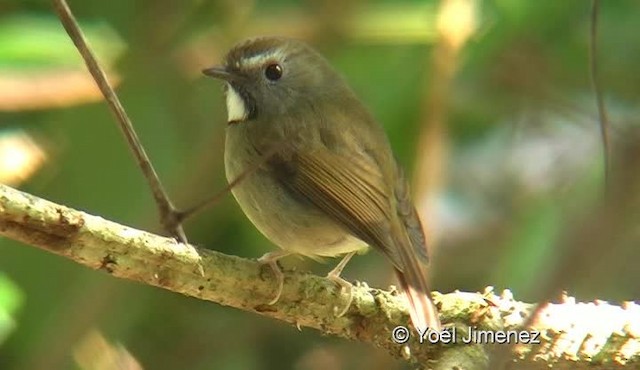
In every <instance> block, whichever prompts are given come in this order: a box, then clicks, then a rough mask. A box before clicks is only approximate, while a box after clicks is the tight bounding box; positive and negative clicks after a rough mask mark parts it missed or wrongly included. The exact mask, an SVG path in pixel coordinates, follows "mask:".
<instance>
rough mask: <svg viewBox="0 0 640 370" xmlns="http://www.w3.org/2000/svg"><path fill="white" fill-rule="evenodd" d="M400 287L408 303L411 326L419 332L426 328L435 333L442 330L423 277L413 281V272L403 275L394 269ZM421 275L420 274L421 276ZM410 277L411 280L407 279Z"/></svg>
mask: <svg viewBox="0 0 640 370" xmlns="http://www.w3.org/2000/svg"><path fill="white" fill-rule="evenodd" d="M396 275H397V276H398V281H399V282H400V287H401V288H402V290H403V291H404V293H405V296H406V297H407V300H408V301H409V314H410V316H411V322H412V323H413V326H414V327H415V328H416V329H418V330H419V331H420V332H422V331H423V330H426V329H427V327H428V328H430V329H433V330H435V331H438V332H439V331H440V330H442V325H441V324H440V318H439V317H438V310H437V309H436V307H435V305H434V304H433V301H432V300H431V296H430V294H431V293H430V290H429V287H428V286H427V285H426V278H425V277H424V276H421V278H420V277H418V279H415V277H416V276H415V271H412V272H410V273H403V272H402V271H399V270H397V269H396ZM421 275H422V274H421ZM409 276H412V277H413V278H412V279H409Z"/></svg>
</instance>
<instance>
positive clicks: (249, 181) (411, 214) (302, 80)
mask: <svg viewBox="0 0 640 370" xmlns="http://www.w3.org/2000/svg"><path fill="white" fill-rule="evenodd" d="M203 73H204V74H205V75H207V76H210V77H214V78H216V79H218V80H221V81H222V82H224V90H225V95H226V107H227V127H226V137H225V151H224V163H225V172H226V177H227V180H228V181H229V182H230V183H233V182H236V183H234V186H233V187H232V188H231V192H232V194H233V196H234V197H235V199H236V201H237V203H238V204H239V206H240V208H241V209H242V210H243V212H244V213H245V215H246V216H247V217H248V218H249V220H250V221H251V222H252V223H253V224H254V225H255V227H256V228H257V229H258V230H259V231H260V232H261V233H262V234H263V235H264V236H266V238H267V239H269V240H270V241H271V242H273V243H274V244H275V245H277V246H278V247H279V248H280V249H279V250H276V251H272V252H269V253H266V254H265V255H264V256H262V257H261V258H259V262H260V263H262V264H265V265H269V266H270V267H271V269H272V270H273V272H274V274H275V276H276V279H277V281H278V284H279V285H278V288H277V291H276V294H275V297H274V299H273V300H272V301H271V302H270V303H271V304H273V303H276V302H277V301H278V299H279V297H280V294H281V292H282V287H283V284H284V276H283V273H282V271H281V270H280V267H279V266H278V264H277V261H278V260H279V259H280V258H283V257H285V256H288V255H291V254H295V255H301V256H305V257H309V258H312V259H322V258H324V257H340V256H342V257H343V258H342V260H341V261H340V263H339V264H338V265H337V266H336V267H335V268H334V269H333V270H331V272H329V274H328V275H327V277H328V278H329V279H331V280H333V281H334V282H336V283H337V284H338V285H340V286H341V287H342V290H345V289H351V284H350V283H349V282H347V281H346V280H344V279H342V278H341V277H340V274H341V273H342V270H343V269H344V267H345V266H346V264H347V263H348V262H349V260H350V259H351V257H353V256H354V255H355V254H356V253H359V252H361V251H364V250H366V249H367V248H369V247H371V248H373V249H375V250H377V251H378V252H380V253H381V254H382V255H383V256H384V257H386V259H387V260H388V261H389V262H390V263H391V265H392V266H393V269H394V271H395V274H396V276H397V279H398V281H399V286H400V288H401V290H402V291H403V292H404V293H405V296H406V297H407V301H408V304H409V313H410V318H411V321H412V323H413V325H414V326H415V327H416V328H417V329H419V330H427V328H430V329H433V330H437V331H440V330H441V323H440V320H439V317H438V310H437V308H436V306H435V305H434V303H433V301H432V300H431V297H430V289H429V283H428V273H427V266H428V263H429V253H428V250H427V245H426V241H425V236H424V231H423V228H422V224H421V221H420V218H419V216H418V213H417V212H416V209H415V207H414V205H413V203H412V200H411V196H410V190H409V185H408V182H407V179H406V177H405V175H404V173H403V170H402V168H401V167H400V165H399V164H398V162H397V161H396V159H395V157H394V155H393V152H392V148H391V145H390V142H389V140H388V138H387V135H386V133H385V131H384V129H383V127H382V126H381V125H380V124H379V123H378V122H377V121H376V119H375V118H374V117H373V115H372V113H371V112H370V111H369V110H368V109H367V108H366V107H365V105H364V104H363V103H362V102H361V101H360V100H359V98H358V97H357V96H356V94H355V93H354V91H353V90H352V89H351V88H350V87H349V85H348V83H347V82H346V80H345V79H344V78H343V77H342V76H341V75H340V74H339V73H338V72H337V71H336V70H334V69H333V67H332V66H331V65H330V63H329V62H328V61H327V59H325V58H324V57H323V56H322V55H321V54H320V53H318V52H317V51H315V50H314V49H313V48H312V47H310V46H309V45H307V44H306V43H304V42H302V41H299V40H295V39H290V38H286V37H256V38H250V39H247V40H245V41H242V42H240V43H238V44H236V45H235V46H233V47H232V48H231V49H230V50H229V51H228V52H227V54H226V55H225V57H224V59H223V62H222V64H221V65H217V66H214V67H210V68H206V69H204V70H203ZM240 178H242V181H238V179H240ZM349 294H350V296H349V304H348V305H347V307H346V308H345V310H343V312H341V313H340V315H342V314H344V313H345V312H346V311H347V310H348V308H349V305H350V304H351V299H352V296H353V295H352V291H351V290H349Z"/></svg>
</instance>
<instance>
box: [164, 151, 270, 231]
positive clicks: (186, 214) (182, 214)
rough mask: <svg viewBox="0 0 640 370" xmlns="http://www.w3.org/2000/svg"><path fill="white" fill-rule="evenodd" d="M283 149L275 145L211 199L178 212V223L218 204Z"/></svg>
mask: <svg viewBox="0 0 640 370" xmlns="http://www.w3.org/2000/svg"><path fill="white" fill-rule="evenodd" d="M281 148H282V147H281V146H280V145H274V146H273V147H272V148H271V149H270V150H269V151H268V152H267V153H266V154H264V155H263V156H262V157H260V159H259V160H258V161H256V162H255V163H253V164H252V165H251V166H249V168H247V169H245V170H244V171H243V172H242V173H241V174H240V175H238V177H236V178H235V179H233V181H230V182H229V184H228V185H227V186H225V187H224V188H223V189H222V190H220V191H219V192H217V193H216V194H214V195H213V196H212V197H210V198H209V199H207V200H205V201H203V202H201V203H199V204H197V205H195V206H193V207H191V208H188V209H186V210H184V211H179V212H177V216H176V219H177V221H178V222H183V221H184V220H186V219H187V218H190V217H193V216H195V215H196V214H198V213H200V212H202V211H204V210H205V209H207V208H209V207H212V206H213V205H214V204H216V203H218V201H220V199H222V197H223V196H224V195H226V194H228V193H229V192H230V191H231V189H233V187H234V186H236V185H238V184H239V183H240V182H241V181H243V180H244V179H245V178H247V176H249V175H251V174H253V173H254V172H255V171H256V170H258V168H260V166H262V165H263V164H265V163H266V162H267V161H268V160H269V159H271V157H273V156H274V155H275V154H276V153H277V152H278V151H279V150H280V149H281Z"/></svg>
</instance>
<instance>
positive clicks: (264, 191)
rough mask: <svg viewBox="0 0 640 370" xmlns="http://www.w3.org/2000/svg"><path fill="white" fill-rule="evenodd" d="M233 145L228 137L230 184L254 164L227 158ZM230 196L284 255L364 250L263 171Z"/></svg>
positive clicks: (362, 246)
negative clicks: (286, 253)
mask: <svg viewBox="0 0 640 370" xmlns="http://www.w3.org/2000/svg"><path fill="white" fill-rule="evenodd" d="M233 144H234V143H233V141H231V140H229V136H227V143H226V145H227V150H225V171H226V176H227V181H229V182H231V181H233V180H234V179H236V178H237V177H238V176H239V175H240V174H242V173H243V172H244V171H245V169H246V168H247V167H249V163H251V162H253V161H254V160H256V158H255V157H253V156H251V155H250V154H247V153H244V154H247V157H245V158H238V156H235V157H233V158H229V155H228V153H229V147H230V145H233ZM233 152H234V153H236V154H237V153H238V152H237V151H233ZM249 157H253V158H249ZM231 192H232V193H233V196H234V197H235V198H236V201H237V202H238V204H239V205H240V208H241V209H242V211H243V212H244V213H245V215H246V216H247V217H248V218H249V220H251V222H252V223H253V224H254V225H255V227H256V228H257V229H258V230H260V232H261V233H262V234H263V235H264V236H266V237H267V238H268V239H269V240H270V241H271V242H273V243H274V244H276V245H277V246H278V247H280V248H281V249H283V250H285V251H288V252H292V253H296V254H301V255H305V256H308V257H336V256H340V255H343V254H346V253H349V252H354V251H359V250H362V249H366V248H367V245H366V243H364V242H363V241H361V240H359V239H357V238H355V237H353V236H352V235H351V234H350V233H349V232H347V231H346V230H345V229H344V228H343V227H341V226H340V225H338V224H337V223H335V222H334V221H333V220H331V219H330V218H328V217H327V216H326V215H325V214H324V213H322V212H321V211H320V210H318V209H317V208H316V207H315V206H313V205H312V204H310V203H307V202H306V201H304V200H299V199H296V198H294V197H293V196H291V195H290V194H289V193H288V191H287V190H286V189H284V188H283V187H282V186H281V185H280V184H279V183H278V182H277V180H275V179H274V178H272V177H271V176H270V175H269V173H268V171H267V170H265V169H258V170H256V171H255V172H253V173H252V174H250V175H249V176H247V177H245V178H244V179H243V180H242V181H241V182H240V183H238V184H237V185H236V186H234V187H233V189H232V190H231Z"/></svg>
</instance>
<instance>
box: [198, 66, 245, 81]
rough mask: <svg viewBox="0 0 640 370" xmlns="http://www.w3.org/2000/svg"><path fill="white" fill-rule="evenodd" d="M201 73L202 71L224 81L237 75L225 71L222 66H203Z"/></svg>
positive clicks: (236, 77)
mask: <svg viewBox="0 0 640 370" xmlns="http://www.w3.org/2000/svg"><path fill="white" fill-rule="evenodd" d="M202 73H204V74H205V75H207V76H210V77H213V78H217V79H219V80H222V81H226V82H231V81H234V80H237V79H238V76H237V75H235V74H233V73H231V72H229V71H227V69H226V68H225V67H222V66H214V67H211V68H205V69H203V70H202Z"/></svg>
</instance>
